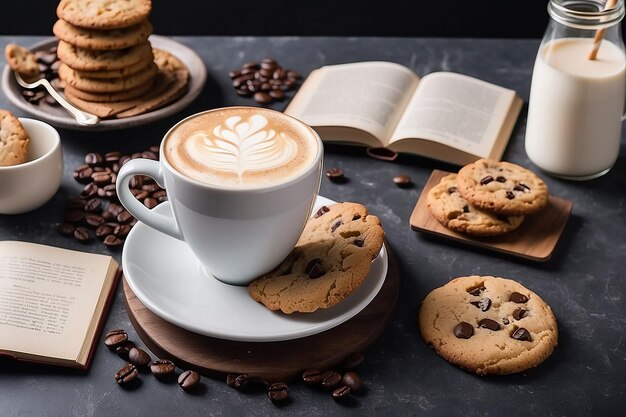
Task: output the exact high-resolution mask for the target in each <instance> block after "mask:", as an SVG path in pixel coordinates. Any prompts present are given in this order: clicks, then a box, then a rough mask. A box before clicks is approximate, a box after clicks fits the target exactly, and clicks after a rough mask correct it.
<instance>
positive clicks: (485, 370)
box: [418, 275, 558, 375]
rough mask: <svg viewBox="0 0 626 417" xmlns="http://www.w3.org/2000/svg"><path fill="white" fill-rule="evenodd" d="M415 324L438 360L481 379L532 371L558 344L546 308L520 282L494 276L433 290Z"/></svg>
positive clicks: (458, 280)
mask: <svg viewBox="0 0 626 417" xmlns="http://www.w3.org/2000/svg"><path fill="white" fill-rule="evenodd" d="M418 323H419V328H420V332H421V333H422V337H423V338H424V340H425V341H426V343H427V344H428V345H429V346H431V347H432V348H434V349H435V350H436V351H437V353H438V354H439V355H440V356H442V357H443V358H444V359H446V360H448V361H449V362H451V363H453V364H455V365H458V366H460V367H462V368H464V369H467V370H469V371H472V372H475V373H477V374H479V375H486V374H511V373H515V372H521V371H525V370H527V369H530V368H533V367H535V366H538V365H539V364H541V363H542V362H543V361H544V360H545V359H546V358H548V356H550V354H551V353H552V351H553V350H554V348H555V347H556V345H557V344H558V328H557V323H556V318H555V317H554V314H553V313H552V310H551V309H550V306H548V305H547V304H546V303H545V301H543V300H542V299H541V297H539V296H538V295H537V294H535V293H534V292H532V291H531V290H529V289H527V288H525V287H524V286H523V285H522V284H520V283H519V282H516V281H513V280H510V279H505V278H497V277H493V276H476V275H475V276H469V277H459V278H456V279H453V280H452V281H450V282H448V283H447V284H446V285H444V286H443V287H439V288H436V289H434V290H433V291H431V292H430V294H428V295H427V296H426V298H425V299H424V301H423V302H422V305H421V307H420V311H419V315H418Z"/></svg>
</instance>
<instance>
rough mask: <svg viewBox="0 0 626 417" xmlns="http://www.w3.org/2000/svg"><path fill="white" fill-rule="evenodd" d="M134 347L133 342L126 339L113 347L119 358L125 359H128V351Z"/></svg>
mask: <svg viewBox="0 0 626 417" xmlns="http://www.w3.org/2000/svg"><path fill="white" fill-rule="evenodd" d="M134 347H135V344H134V343H133V342H130V341H126V342H124V343H122V344H121V345H119V346H118V347H117V348H115V353H116V354H117V356H119V357H120V358H122V359H124V360H125V361H128V359H129V358H128V355H129V353H130V350H131V349H132V348H134Z"/></svg>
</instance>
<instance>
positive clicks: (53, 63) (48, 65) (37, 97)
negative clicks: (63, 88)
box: [22, 47, 61, 105]
mask: <svg viewBox="0 0 626 417" xmlns="http://www.w3.org/2000/svg"><path fill="white" fill-rule="evenodd" d="M35 57H36V58H37V63H38V64H39V73H40V74H39V78H40V79H41V78H45V79H47V80H48V81H50V82H51V83H53V82H55V81H56V83H54V88H55V89H59V84H58V83H59V82H60V80H59V78H58V77H59V65H60V64H61V61H59V58H58V57H57V54H56V47H52V48H49V49H47V50H45V51H35ZM22 96H23V97H24V98H25V99H26V100H27V101H28V102H29V103H31V104H34V105H39V104H40V103H41V102H42V99H43V102H45V103H48V104H52V103H54V105H56V104H57V103H56V100H54V98H52V97H51V96H49V95H47V93H46V92H44V91H30V90H22Z"/></svg>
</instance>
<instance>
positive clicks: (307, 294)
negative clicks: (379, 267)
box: [248, 203, 384, 314]
mask: <svg viewBox="0 0 626 417" xmlns="http://www.w3.org/2000/svg"><path fill="white" fill-rule="evenodd" d="M383 238H384V231H383V228H382V226H381V225H380V221H379V220H378V217H376V216H374V215H372V214H369V213H368V212H367V209H366V208H365V207H364V206H362V205H360V204H356V203H340V204H334V205H332V206H329V207H326V206H324V207H322V208H320V209H319V210H318V211H317V212H316V214H315V215H314V216H313V218H311V219H310V220H309V222H308V223H307V225H306V227H305V228H304V232H303V233H302V236H301V237H300V240H299V241H298V243H297V245H296V247H295V248H294V250H293V251H292V252H291V253H290V254H289V256H288V257H287V259H285V260H284V261H283V262H282V263H281V264H280V265H279V266H278V267H276V268H275V269H274V270H273V271H272V272H270V273H268V274H266V275H265V276H263V277H261V278H259V279H257V280H255V281H253V282H252V283H251V284H250V285H249V286H248V292H249V293H250V295H251V296H252V298H254V299H255V300H256V301H258V302H261V303H263V304H264V305H265V306H266V307H267V308H269V309H270V310H281V311H282V312H284V313H287V314H291V313H293V312H303V313H310V312H313V311H315V310H317V309H319V308H328V307H331V306H333V305H335V304H337V303H339V302H340V301H342V300H343V299H344V298H346V297H347V296H348V295H350V293H352V291H354V290H355V289H356V288H358V287H359V286H360V285H361V283H363V281H364V280H365V278H366V277H367V275H368V273H369V270H370V266H371V263H372V260H373V259H374V258H376V256H377V255H378V253H379V252H380V249H381V247H382V244H383Z"/></svg>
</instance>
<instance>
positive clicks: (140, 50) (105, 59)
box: [57, 41, 153, 71]
mask: <svg viewBox="0 0 626 417" xmlns="http://www.w3.org/2000/svg"><path fill="white" fill-rule="evenodd" d="M57 54H58V55H59V59H60V60H61V61H63V63H64V64H65V65H67V66H68V67H70V68H72V69H74V70H80V71H110V70H115V69H120V68H124V67H127V66H129V65H133V64H136V63H137V62H146V63H148V62H150V61H152V60H153V56H152V46H151V45H150V42H144V43H140V44H139V45H135V46H133V47H130V48H126V49H119V50H112V51H96V50H93V49H85V48H79V47H76V46H74V45H71V44H69V43H67V42H63V41H59V48H58V50H57Z"/></svg>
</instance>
